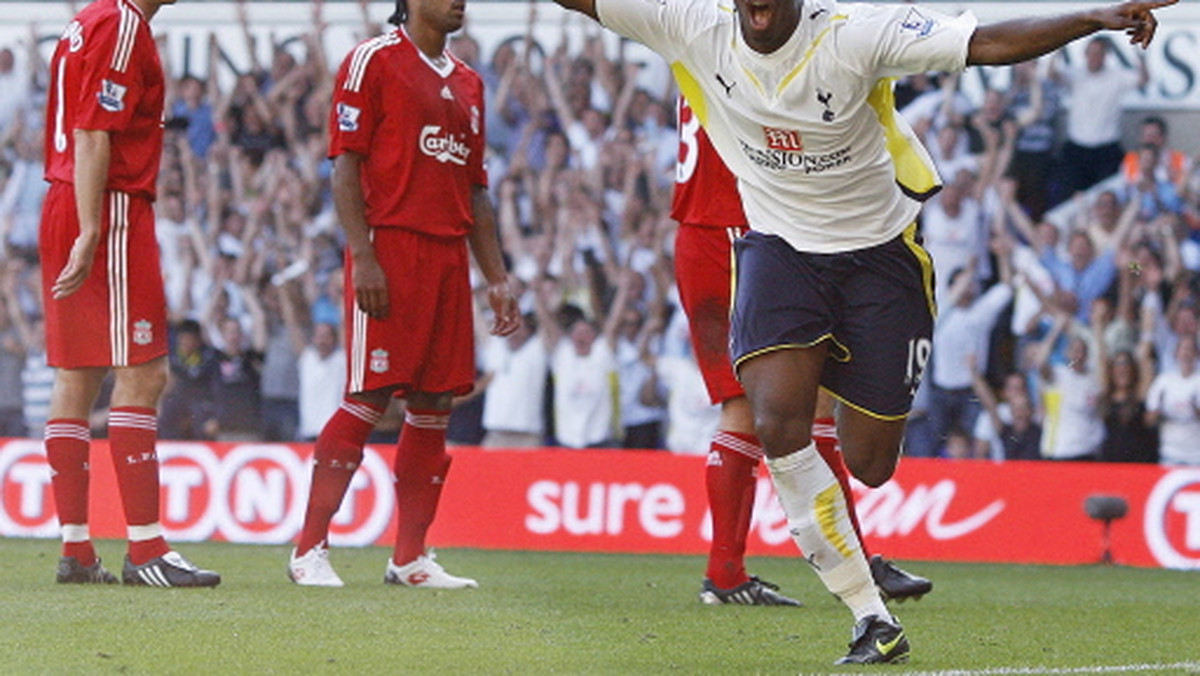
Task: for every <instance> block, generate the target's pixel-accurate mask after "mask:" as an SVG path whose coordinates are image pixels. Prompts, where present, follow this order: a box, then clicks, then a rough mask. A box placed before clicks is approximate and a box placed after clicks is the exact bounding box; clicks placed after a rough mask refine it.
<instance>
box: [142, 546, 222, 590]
mask: <svg viewBox="0 0 1200 676" xmlns="http://www.w3.org/2000/svg"><path fill="white" fill-rule="evenodd" d="M121 579H122V581H123V582H124V583H125V584H131V585H141V586H144V587H215V586H217V585H219V584H221V576H220V575H218V574H217V573H214V572H212V571H211V570H202V569H200V568H197V567H196V566H195V565H194V564H193V563H192V562H191V561H188V560H187V559H185V558H183V555H182V554H180V553H179V552H177V551H175V550H171V551H169V552H167V553H166V554H163V555H162V556H159V557H156V558H153V559H150V560H149V561H147V562H146V563H143V564H142V565H140V566H135V565H133V562H132V561H130V560H129V557H128V556H126V557H125V567H124V568H123V569H122V571H121Z"/></svg>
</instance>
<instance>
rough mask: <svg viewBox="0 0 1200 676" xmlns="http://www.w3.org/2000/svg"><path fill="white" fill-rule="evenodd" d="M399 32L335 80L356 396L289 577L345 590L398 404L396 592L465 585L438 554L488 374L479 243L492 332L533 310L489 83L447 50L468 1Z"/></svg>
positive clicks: (402, 18) (453, 0)
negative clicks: (365, 461)
mask: <svg viewBox="0 0 1200 676" xmlns="http://www.w3.org/2000/svg"><path fill="white" fill-rule="evenodd" d="M390 21H391V23H393V24H396V25H397V26H398V27H397V28H396V30H394V31H392V32H389V33H385V34H384V35H381V36H379V37H376V38H372V39H370V40H367V41H365V42H363V43H361V44H360V45H358V47H356V48H355V49H354V51H352V52H351V53H350V54H349V55H348V56H347V57H346V59H345V61H344V62H343V63H342V66H341V69H340V70H339V72H338V76H337V81H336V85H335V89H334V95H333V108H332V110H331V111H330V153H329V154H330V156H332V157H333V158H334V162H335V165H334V177H333V190H334V202H335V206H336V207H337V212H338V217H339V220H340V221H341V224H342V227H343V228H344V229H345V232H346V241H347V251H346V268H345V270H346V273H345V274H346V310H347V311H346V326H347V344H348V345H349V346H350V347H349V349H348V350H347V358H348V360H349V368H348V375H349V378H348V380H349V383H348V386H347V390H348V394H347V395H346V397H345V399H344V400H343V402H342V405H341V407H340V408H339V409H338V411H337V412H336V413H335V414H334V415H333V417H332V418H330V419H329V422H327V423H326V424H325V427H324V429H323V430H322V431H321V434H320V436H319V437H318V438H317V443H316V451H315V457H314V459H313V478H312V488H311V490H310V492H309V499H308V509H307V511H306V513H305V520H304V527H303V529H302V531H301V533H300V539H299V542H298V543H297V545H296V548H295V550H293V552H292V557H291V560H290V561H289V565H288V576H289V577H290V578H291V579H292V580H293V581H295V582H296V583H297V584H301V585H313V586H328V587H340V586H342V580H341V579H340V578H339V577H338V575H337V573H336V572H334V570H333V568H332V566H330V564H329V559H328V556H329V555H328V542H327V540H328V533H329V522H330V520H331V519H332V518H333V515H334V513H335V512H336V511H337V509H338V507H339V505H340V504H341V501H342V498H343V496H344V495H345V492H346V488H347V487H348V485H349V483H350V479H351V477H352V476H353V474H354V471H355V469H356V468H357V467H358V465H359V463H360V462H361V460H362V454H363V445H364V444H365V443H366V440H367V436H368V435H369V434H370V433H371V431H372V430H373V429H374V427H375V424H376V423H377V422H378V420H379V417H380V416H381V415H382V414H383V411H384V409H385V408H386V407H387V404H388V401H389V400H390V399H391V397H392V396H402V397H404V399H405V402H406V407H407V410H406V411H405V416H404V427H403V429H402V430H401V432H400V440H399V446H398V448H397V450H396V459H395V463H394V465H393V469H394V471H395V478H396V483H395V487H396V503H397V509H398V512H399V528H398V530H397V533H396V545H395V549H394V551H393V553H392V558H391V559H390V560H389V561H388V563H387V569H386V572H385V575H384V582H387V583H389V584H398V585H403V586H410V587H428V588H442V589H455V588H463V587H476V586H478V585H477V584H476V582H475V580H472V579H469V578H464V577H456V576H454V575H450V574H449V573H447V572H446V571H445V570H444V569H443V568H442V567H441V565H439V564H438V563H437V562H435V561H434V560H433V556H432V554H427V553H426V550H425V533H426V531H427V530H428V528H429V526H430V524H431V523H432V522H433V518H434V515H435V513H436V511H437V504H438V498H439V497H440V495H441V490H442V486H443V484H444V482H445V479H446V473H447V470H448V469H449V466H450V456H449V455H448V454H447V453H446V425H447V422H448V421H449V417H450V403H451V397H452V396H454V395H459V394H465V393H466V392H469V391H470V390H471V388H472V385H473V383H474V380H475V363H474V337H473V316H472V305H471V303H472V297H471V288H470V280H469V277H468V265H469V262H468V259H467V256H468V253H467V249H468V246H467V245H468V243H469V245H470V249H471V252H472V253H474V255H475V260H476V262H477V263H478V264H479V267H480V269H481V270H482V272H483V276H484V277H485V279H486V280H487V283H488V302H489V304H490V305H491V309H492V312H493V313H494V315H495V318H494V321H493V323H492V326H491V332H492V333H493V334H496V335H507V334H509V333H512V332H513V331H515V330H516V329H517V327H518V326H519V324H520V315H519V313H518V311H517V304H516V301H515V299H514V298H513V296H512V294H511V292H510V291H509V287H508V276H507V274H506V272H505V270H504V263H503V259H502V257H501V252H500V244H499V240H498V238H497V236H496V227H495V217H494V213H493V210H492V205H491V202H490V201H489V198H488V194H487V175H486V174H485V172H484V165H483V154H484V129H483V120H484V109H483V81H482V79H481V78H480V77H479V75H478V74H476V73H475V72H474V71H473V70H471V69H470V68H469V67H468V66H467V65H466V64H465V63H463V62H462V61H460V60H458V59H457V58H455V57H454V55H452V54H450V53H449V52H447V51H446V38H447V36H448V35H449V34H450V33H453V32H454V31H456V30H458V29H459V28H461V27H462V25H463V3H462V1H461V0H410V2H408V3H406V2H404V0H400V1H399V2H398V3H397V9H396V13H395V14H394V15H393V16H392V17H391V19H390Z"/></svg>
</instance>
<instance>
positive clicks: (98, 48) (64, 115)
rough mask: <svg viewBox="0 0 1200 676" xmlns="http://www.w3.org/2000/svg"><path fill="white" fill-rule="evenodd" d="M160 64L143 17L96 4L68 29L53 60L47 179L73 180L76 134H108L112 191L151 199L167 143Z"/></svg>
mask: <svg viewBox="0 0 1200 676" xmlns="http://www.w3.org/2000/svg"><path fill="white" fill-rule="evenodd" d="M164 92H165V87H164V82H163V70H162V63H161V62H160V61H159V59H158V48H157V47H156V46H155V44H154V36H153V35H152V34H151V32H150V24H149V22H147V20H146V17H145V15H143V14H142V11H141V10H140V9H138V7H137V6H136V5H134V4H133V3H132V2H130V1H129V0H95V2H93V3H92V4H90V5H88V6H87V7H85V8H84V9H83V11H81V12H80V13H79V14H78V15H77V16H76V17H75V20H74V21H72V22H71V23H70V25H68V26H67V28H66V30H64V31H63V34H62V37H61V38H59V41H58V46H57V47H56V48H55V50H54V57H53V58H52V59H51V60H50V92H49V97H48V99H47V101H46V179H47V180H49V181H62V182H64V183H74V182H75V173H74V172H75V138H74V136H75V134H74V130H76V129H89V130H101V131H107V132H109V134H110V139H111V144H112V155H111V160H110V164H109V169H108V183H107V186H106V187H107V188H108V189H109V190H118V191H121V192H127V193H132V194H140V195H144V196H146V197H149V198H150V199H153V198H154V191H155V183H156V181H157V179H158V165H159V162H160V161H161V159H162V145H163V127H162V121H163V96H164Z"/></svg>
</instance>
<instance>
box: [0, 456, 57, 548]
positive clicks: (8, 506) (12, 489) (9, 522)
mask: <svg viewBox="0 0 1200 676" xmlns="http://www.w3.org/2000/svg"><path fill="white" fill-rule="evenodd" d="M0 533H4V534H5V535H18V536H24V537H55V536H57V535H58V518H57V517H56V515H55V510H54V495H53V491H51V489H50V465H49V464H47V462H46V452H45V450H44V449H43V447H42V442H40V441H34V440H20V441H14V442H11V443H8V444H5V445H4V446H0Z"/></svg>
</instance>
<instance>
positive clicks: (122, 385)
mask: <svg viewBox="0 0 1200 676" xmlns="http://www.w3.org/2000/svg"><path fill="white" fill-rule="evenodd" d="M172 3H173V0H96V1H95V2H93V3H91V4H90V5H88V6H87V7H86V8H84V9H83V11H81V12H80V13H79V14H78V15H77V16H76V17H75V19H74V21H72V22H71V23H70V24H69V25H68V26H67V28H66V30H65V31H63V34H62V37H61V38H60V39H59V41H58V45H57V47H56V49H55V51H54V56H53V58H52V59H51V61H50V87H49V98H48V100H47V103H46V180H47V181H49V182H50V189H49V192H48V193H47V195H46V200H45V203H44V204H43V209H42V222H41V232H40V235H39V247H40V255H41V259H42V293H43V295H44V297H45V307H46V351H47V356H48V359H49V362H50V364H51V365H52V366H54V367H55V369H56V371H55V379H54V389H53V393H52V395H51V400H50V416H49V420H47V422H46V434H45V438H46V456H47V460H48V461H49V464H50V468H51V474H52V477H53V490H54V499H55V502H56V503H57V505H58V514H59V521H60V523H61V524H62V537H63V551H62V558H61V559H60V560H59V564H58V575H57V579H58V581H59V582H68V583H113V582H116V581H117V579H116V577H115V576H113V575H112V574H111V573H109V572H108V571H107V570H105V568H104V566H102V565H101V563H100V559H99V558H98V557H97V556H96V551H95V549H94V547H93V546H92V542H91V536H90V534H89V532H88V479H89V471H88V462H89V458H88V456H89V451H90V448H89V447H90V441H91V433H90V428H89V424H88V415H89V414H90V413H91V410H92V406H93V404H94V403H95V401H96V396H97V394H98V393H99V391H100V385H101V382H102V381H103V379H104V377H105V375H106V374H107V373H108V372H109V370H110V369H111V370H113V371H114V372H115V375H116V383H115V386H114V389H113V393H112V405H111V408H110V412H109V418H108V438H109V445H110V447H111V450H112V459H113V464H114V465H115V468H116V475H117V483H118V485H119V487H120V493H121V503H122V507H123V508H124V512H125V520H126V524H127V527H128V536H129V548H128V555H127V556H126V558H125V564H124V568H123V571H122V579H123V581H124V582H125V584H134V585H149V586H158V587H212V586H215V585H217V584H219V583H220V581H221V577H220V576H219V575H217V574H216V573H213V572H211V571H207V570H201V569H199V568H197V567H196V566H194V565H192V564H191V563H190V562H189V561H188V560H187V559H185V558H184V557H183V556H181V555H180V554H179V553H178V552H175V551H173V550H172V549H171V548H170V547H169V546H168V545H167V543H166V541H165V540H164V539H163V533H162V526H161V525H160V523H159V479H158V456H157V454H156V452H155V442H156V441H157V436H158V433H157V423H156V420H157V407H158V400H159V398H160V396H161V395H162V392H163V388H164V387H165V385H166V381H167V362H166V353H167V319H166V300H165V296H164V292H163V281H162V275H161V272H160V268H159V255H158V245H157V243H156V242H155V239H154V212H153V202H154V197H155V182H156V180H157V178H158V167H159V161H160V158H161V155H162V145H163V128H162V119H163V94H164V75H163V70H162V64H161V63H160V62H159V58H158V51H157V48H156V46H155V43H154V36H153V35H152V34H151V32H150V19H151V17H153V16H154V14H155V13H156V12H157V11H158V9H159V8H160V7H161V6H162V5H169V4H172Z"/></svg>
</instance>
